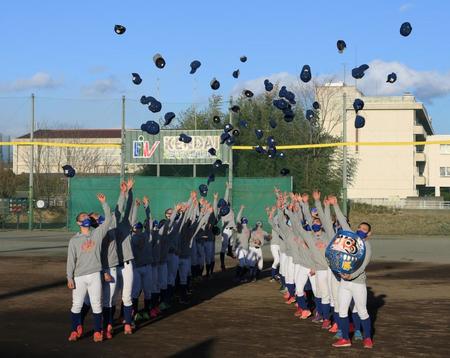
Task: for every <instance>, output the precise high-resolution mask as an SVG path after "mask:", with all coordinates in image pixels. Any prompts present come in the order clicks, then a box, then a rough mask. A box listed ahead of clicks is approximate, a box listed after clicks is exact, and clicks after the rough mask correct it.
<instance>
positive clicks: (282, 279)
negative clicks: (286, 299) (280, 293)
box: [280, 276, 286, 287]
mask: <svg viewBox="0 0 450 358" xmlns="http://www.w3.org/2000/svg"><path fill="white" fill-rule="evenodd" d="M280 281H281V286H283V287H286V279H285V278H284V276H280Z"/></svg>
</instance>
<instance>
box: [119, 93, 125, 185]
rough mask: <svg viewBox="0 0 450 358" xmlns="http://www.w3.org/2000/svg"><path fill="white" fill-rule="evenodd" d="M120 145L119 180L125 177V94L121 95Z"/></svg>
mask: <svg viewBox="0 0 450 358" xmlns="http://www.w3.org/2000/svg"><path fill="white" fill-rule="evenodd" d="M121 128H122V129H121V132H120V133H121V140H120V141H121V143H120V144H121V147H120V181H121V182H122V181H123V180H124V178H125V96H122V126H121Z"/></svg>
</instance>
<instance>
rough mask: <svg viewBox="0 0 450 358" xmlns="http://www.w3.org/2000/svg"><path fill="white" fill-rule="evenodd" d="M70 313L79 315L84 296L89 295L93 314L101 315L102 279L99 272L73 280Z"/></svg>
mask: <svg viewBox="0 0 450 358" xmlns="http://www.w3.org/2000/svg"><path fill="white" fill-rule="evenodd" d="M74 282H75V288H74V289H73V290H72V308H71V311H72V313H80V312H81V308H82V307H83V302H84V300H85V297H86V295H87V294H88V295H89V300H90V302H91V307H92V312H93V313H102V279H101V274H100V272H94V273H91V274H89V275H83V276H78V277H75V278H74Z"/></svg>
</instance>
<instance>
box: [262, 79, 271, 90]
mask: <svg viewBox="0 0 450 358" xmlns="http://www.w3.org/2000/svg"><path fill="white" fill-rule="evenodd" d="M264 88H265V90H266V91H267V92H270V91H272V90H273V83H272V82H270V81H269V80H268V79H265V80H264Z"/></svg>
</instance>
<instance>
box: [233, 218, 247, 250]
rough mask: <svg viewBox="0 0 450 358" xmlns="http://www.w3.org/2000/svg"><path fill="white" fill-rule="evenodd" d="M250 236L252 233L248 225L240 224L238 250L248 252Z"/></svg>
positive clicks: (238, 228)
mask: <svg viewBox="0 0 450 358" xmlns="http://www.w3.org/2000/svg"><path fill="white" fill-rule="evenodd" d="M250 235H251V232H250V229H249V228H248V226H247V224H241V223H239V222H238V223H237V225H236V241H235V242H236V248H238V247H241V248H243V249H245V250H248V245H249V240H250Z"/></svg>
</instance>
